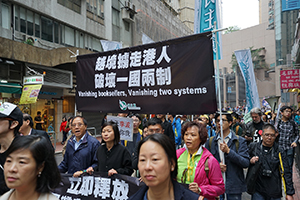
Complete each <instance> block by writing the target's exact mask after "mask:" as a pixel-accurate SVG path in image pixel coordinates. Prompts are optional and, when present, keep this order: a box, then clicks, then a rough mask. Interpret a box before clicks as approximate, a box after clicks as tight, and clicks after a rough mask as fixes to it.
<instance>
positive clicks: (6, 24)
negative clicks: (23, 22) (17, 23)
mask: <svg viewBox="0 0 300 200" xmlns="http://www.w3.org/2000/svg"><path fill="white" fill-rule="evenodd" d="M1 21H2V23H1V26H2V27H3V28H5V29H9V28H10V17H9V6H8V5H6V4H3V3H2V4H1Z"/></svg>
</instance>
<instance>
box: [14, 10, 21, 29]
mask: <svg viewBox="0 0 300 200" xmlns="http://www.w3.org/2000/svg"><path fill="white" fill-rule="evenodd" d="M19 19H20V9H19V7H18V6H16V7H15V30H16V31H20V26H19V25H20V23H19Z"/></svg>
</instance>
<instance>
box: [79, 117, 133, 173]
mask: <svg viewBox="0 0 300 200" xmlns="http://www.w3.org/2000/svg"><path fill="white" fill-rule="evenodd" d="M101 132H102V145H101V146H100V147H99V148H98V150H97V153H96V155H97V159H98V163H97V166H95V167H89V168H88V169H87V170H86V171H77V172H76V173H74V175H73V176H74V177H78V176H80V175H81V174H83V173H84V172H87V173H92V172H94V171H95V172H107V173H108V176H112V175H113V174H124V175H128V176H130V175H131V174H132V173H133V169H132V164H131V155H130V153H129V151H128V150H127V149H126V147H124V146H123V145H121V144H120V132H119V128H118V125H117V124H116V123H115V122H112V121H109V122H105V123H104V124H103V126H102V130H101Z"/></svg>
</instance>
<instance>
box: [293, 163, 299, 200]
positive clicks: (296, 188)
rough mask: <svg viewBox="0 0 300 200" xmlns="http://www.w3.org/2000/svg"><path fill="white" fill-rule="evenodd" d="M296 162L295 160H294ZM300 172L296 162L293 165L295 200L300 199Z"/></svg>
mask: <svg viewBox="0 0 300 200" xmlns="http://www.w3.org/2000/svg"><path fill="white" fill-rule="evenodd" d="M294 163H295V162H294ZM299 173H300V172H299V171H297V168H296V167H295V164H294V166H293V182H294V188H295V195H294V200H300V174H299Z"/></svg>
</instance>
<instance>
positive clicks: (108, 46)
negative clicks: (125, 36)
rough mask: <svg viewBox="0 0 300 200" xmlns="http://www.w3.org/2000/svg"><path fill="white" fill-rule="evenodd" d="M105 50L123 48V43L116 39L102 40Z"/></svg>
mask: <svg viewBox="0 0 300 200" xmlns="http://www.w3.org/2000/svg"><path fill="white" fill-rule="evenodd" d="M100 42H101V45H102V48H103V51H112V50H116V49H122V43H120V42H116V41H108V40H100Z"/></svg>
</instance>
